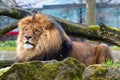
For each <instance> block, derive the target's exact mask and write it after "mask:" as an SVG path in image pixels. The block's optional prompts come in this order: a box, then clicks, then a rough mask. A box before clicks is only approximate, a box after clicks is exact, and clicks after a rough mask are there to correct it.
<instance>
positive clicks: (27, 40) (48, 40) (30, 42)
mask: <svg viewBox="0 0 120 80" xmlns="http://www.w3.org/2000/svg"><path fill="white" fill-rule="evenodd" d="M18 26H19V28H20V33H19V35H18V39H17V43H18V48H19V49H21V50H22V48H23V49H29V50H30V49H35V48H37V49H38V50H40V51H45V49H52V48H53V49H56V48H58V47H60V45H57V44H58V43H60V44H61V43H62V41H61V36H60V33H59V31H58V30H57V29H56V27H55V26H54V25H53V23H52V22H51V21H50V20H49V19H48V18H47V17H46V16H44V15H41V14H38V15H36V17H35V19H34V20H33V19H32V16H29V17H26V18H23V19H22V20H20V22H19V23H18ZM21 43H22V44H21ZM47 47H48V48H47Z"/></svg>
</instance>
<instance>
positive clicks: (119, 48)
mask: <svg viewBox="0 0 120 80" xmlns="http://www.w3.org/2000/svg"><path fill="white" fill-rule="evenodd" d="M110 49H111V50H120V47H118V46H110Z"/></svg>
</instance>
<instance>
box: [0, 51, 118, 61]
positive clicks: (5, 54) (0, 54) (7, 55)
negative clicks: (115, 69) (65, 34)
mask: <svg viewBox="0 0 120 80" xmlns="http://www.w3.org/2000/svg"><path fill="white" fill-rule="evenodd" d="M15 56H16V51H0V60H14V59H15ZM112 56H113V58H114V59H115V60H120V51H112Z"/></svg>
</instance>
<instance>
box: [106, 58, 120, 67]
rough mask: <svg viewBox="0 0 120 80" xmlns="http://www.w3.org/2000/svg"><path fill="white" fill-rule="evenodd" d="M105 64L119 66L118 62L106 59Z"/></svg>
mask: <svg viewBox="0 0 120 80" xmlns="http://www.w3.org/2000/svg"><path fill="white" fill-rule="evenodd" d="M105 65H107V66H120V62H118V63H115V62H112V61H110V60H109V59H108V60H106V62H105Z"/></svg>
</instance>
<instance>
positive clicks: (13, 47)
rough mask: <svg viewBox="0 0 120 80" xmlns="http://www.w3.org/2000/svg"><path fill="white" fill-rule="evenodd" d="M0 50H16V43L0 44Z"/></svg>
mask: <svg viewBox="0 0 120 80" xmlns="http://www.w3.org/2000/svg"><path fill="white" fill-rule="evenodd" d="M0 50H1V51H2V50H16V41H5V42H0Z"/></svg>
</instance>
